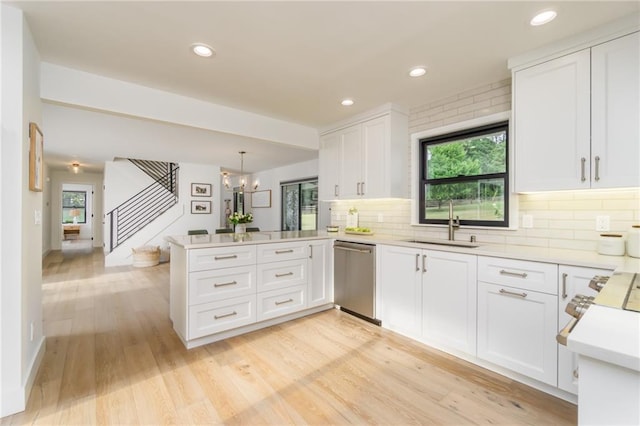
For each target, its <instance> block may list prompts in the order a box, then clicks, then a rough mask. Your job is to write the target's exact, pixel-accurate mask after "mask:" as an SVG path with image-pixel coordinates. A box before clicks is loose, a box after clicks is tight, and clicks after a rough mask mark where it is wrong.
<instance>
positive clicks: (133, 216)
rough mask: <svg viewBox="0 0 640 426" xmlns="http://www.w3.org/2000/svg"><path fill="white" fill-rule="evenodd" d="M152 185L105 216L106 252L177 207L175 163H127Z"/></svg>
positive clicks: (176, 166) (135, 161)
mask: <svg viewBox="0 0 640 426" xmlns="http://www.w3.org/2000/svg"><path fill="white" fill-rule="evenodd" d="M129 161H130V162H131V163H133V164H134V165H135V166H136V167H138V168H139V169H140V170H142V171H143V172H144V173H146V174H147V175H149V176H150V177H151V178H152V179H153V180H154V182H153V183H152V184H151V185H149V186H147V187H146V188H144V189H143V190H141V191H140V192H138V193H137V194H136V195H134V196H133V197H131V198H129V199H128V200H127V201H125V202H123V203H122V204H120V205H119V206H118V207H116V208H115V209H113V210H111V211H110V212H108V213H107V220H108V221H109V222H108V223H109V234H110V238H109V241H110V242H109V252H112V251H113V250H114V249H115V248H117V247H118V246H119V245H121V244H122V243H124V242H125V241H127V240H128V239H129V238H131V237H133V236H134V235H135V234H136V233H137V232H138V231H140V230H141V229H143V228H144V227H145V226H147V225H148V224H150V223H151V222H153V221H154V220H155V219H156V218H158V217H159V216H160V215H162V214H163V213H165V212H166V211H167V210H169V209H170V208H171V207H173V206H175V205H176V204H177V203H178V170H179V166H178V165H177V164H176V163H168V162H162V161H149V160H135V159H129Z"/></svg>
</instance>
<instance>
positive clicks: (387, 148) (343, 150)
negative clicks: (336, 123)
mask: <svg viewBox="0 0 640 426" xmlns="http://www.w3.org/2000/svg"><path fill="white" fill-rule="evenodd" d="M408 149H409V141H408V119H407V116H406V115H405V114H403V113H400V112H398V111H396V110H393V109H391V110H387V111H384V112H382V113H380V112H378V113H377V114H374V115H372V116H368V117H366V118H362V119H360V120H356V121H355V122H353V123H347V124H343V125H342V126H340V127H339V128H338V129H337V130H331V131H329V132H327V133H325V134H323V135H322V137H321V139H320V153H319V163H320V164H319V171H320V175H319V179H318V180H319V182H318V184H319V187H320V196H321V198H322V199H326V200H331V199H360V198H385V197H387V198H388V197H403V196H406V191H407V187H408V185H407V177H408V174H407V173H404V171H405V170H406V169H407V164H408V155H409V151H408Z"/></svg>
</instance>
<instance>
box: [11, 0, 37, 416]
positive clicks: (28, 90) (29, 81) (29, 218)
mask: <svg viewBox="0 0 640 426" xmlns="http://www.w3.org/2000/svg"><path fill="white" fill-rule="evenodd" d="M0 34H1V38H0V39H1V47H0V49H1V52H0V55H1V59H2V60H1V66H0V69H1V70H2V76H1V84H0V87H1V92H2V97H1V99H2V101H1V102H2V107H1V110H0V117H1V121H2V143H1V147H0V149H1V154H2V155H1V156H0V164H1V165H0V171H1V172H2V180H1V181H0V202H1V209H0V211H2V215H1V216H0V237H1V238H0V274H1V275H0V281H1V282H0V294H1V296H0V301H1V304H2V309H1V311H0V343H1V347H2V350H1V351H0V356H1V360H0V376H1V379H2V380H1V381H0V386H1V394H0V415H1V416H5V415H8V414H11V413H14V412H17V411H21V410H23V409H24V407H25V403H26V398H27V396H28V393H29V391H30V390H31V385H32V384H33V380H34V379H35V373H36V372H37V367H38V365H39V361H40V360H41V356H42V355H43V353H44V337H43V335H42V290H41V288H42V259H41V256H40V253H41V252H42V225H41V224H36V223H35V221H34V215H35V213H36V212H41V211H42V193H40V192H31V191H29V189H28V182H29V170H28V158H29V143H28V141H29V134H28V128H29V122H36V123H42V117H41V109H40V108H41V107H40V98H39V92H40V87H39V81H40V78H39V70H40V68H39V55H38V52H37V50H36V48H35V44H34V43H33V39H32V37H31V33H30V31H29V27H28V25H27V24H26V21H25V20H24V17H23V14H22V12H21V11H19V10H17V9H15V8H13V7H11V6H7V5H6V4H4V3H2V4H0ZM43 132H44V134H45V135H46V129H43ZM34 253H36V255H35V256H34ZM32 328H33V336H32V332H31V329H32Z"/></svg>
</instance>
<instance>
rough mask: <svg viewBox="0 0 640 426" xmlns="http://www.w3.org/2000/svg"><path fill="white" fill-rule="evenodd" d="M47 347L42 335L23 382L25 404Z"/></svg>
mask: <svg viewBox="0 0 640 426" xmlns="http://www.w3.org/2000/svg"><path fill="white" fill-rule="evenodd" d="M46 349H47V339H45V337H44V336H42V337H41V338H40V344H39V345H38V351H37V352H36V356H34V357H33V359H32V360H31V365H30V366H29V374H28V375H27V379H26V380H25V384H24V401H25V406H26V403H27V401H29V395H31V390H32V389H33V384H34V383H35V381H36V377H38V371H39V370H40V366H41V365H42V360H43V359H44V353H45V352H46Z"/></svg>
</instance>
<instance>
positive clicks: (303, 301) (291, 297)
mask: <svg viewBox="0 0 640 426" xmlns="http://www.w3.org/2000/svg"><path fill="white" fill-rule="evenodd" d="M306 307H307V286H306V285H298V286H295V287H290V288H284V289H280V290H272V291H266V292H264V293H258V321H263V320H266V319H269V318H275V317H279V316H281V315H286V314H290V313H292V312H296V311H299V310H301V309H304V308H306Z"/></svg>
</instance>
